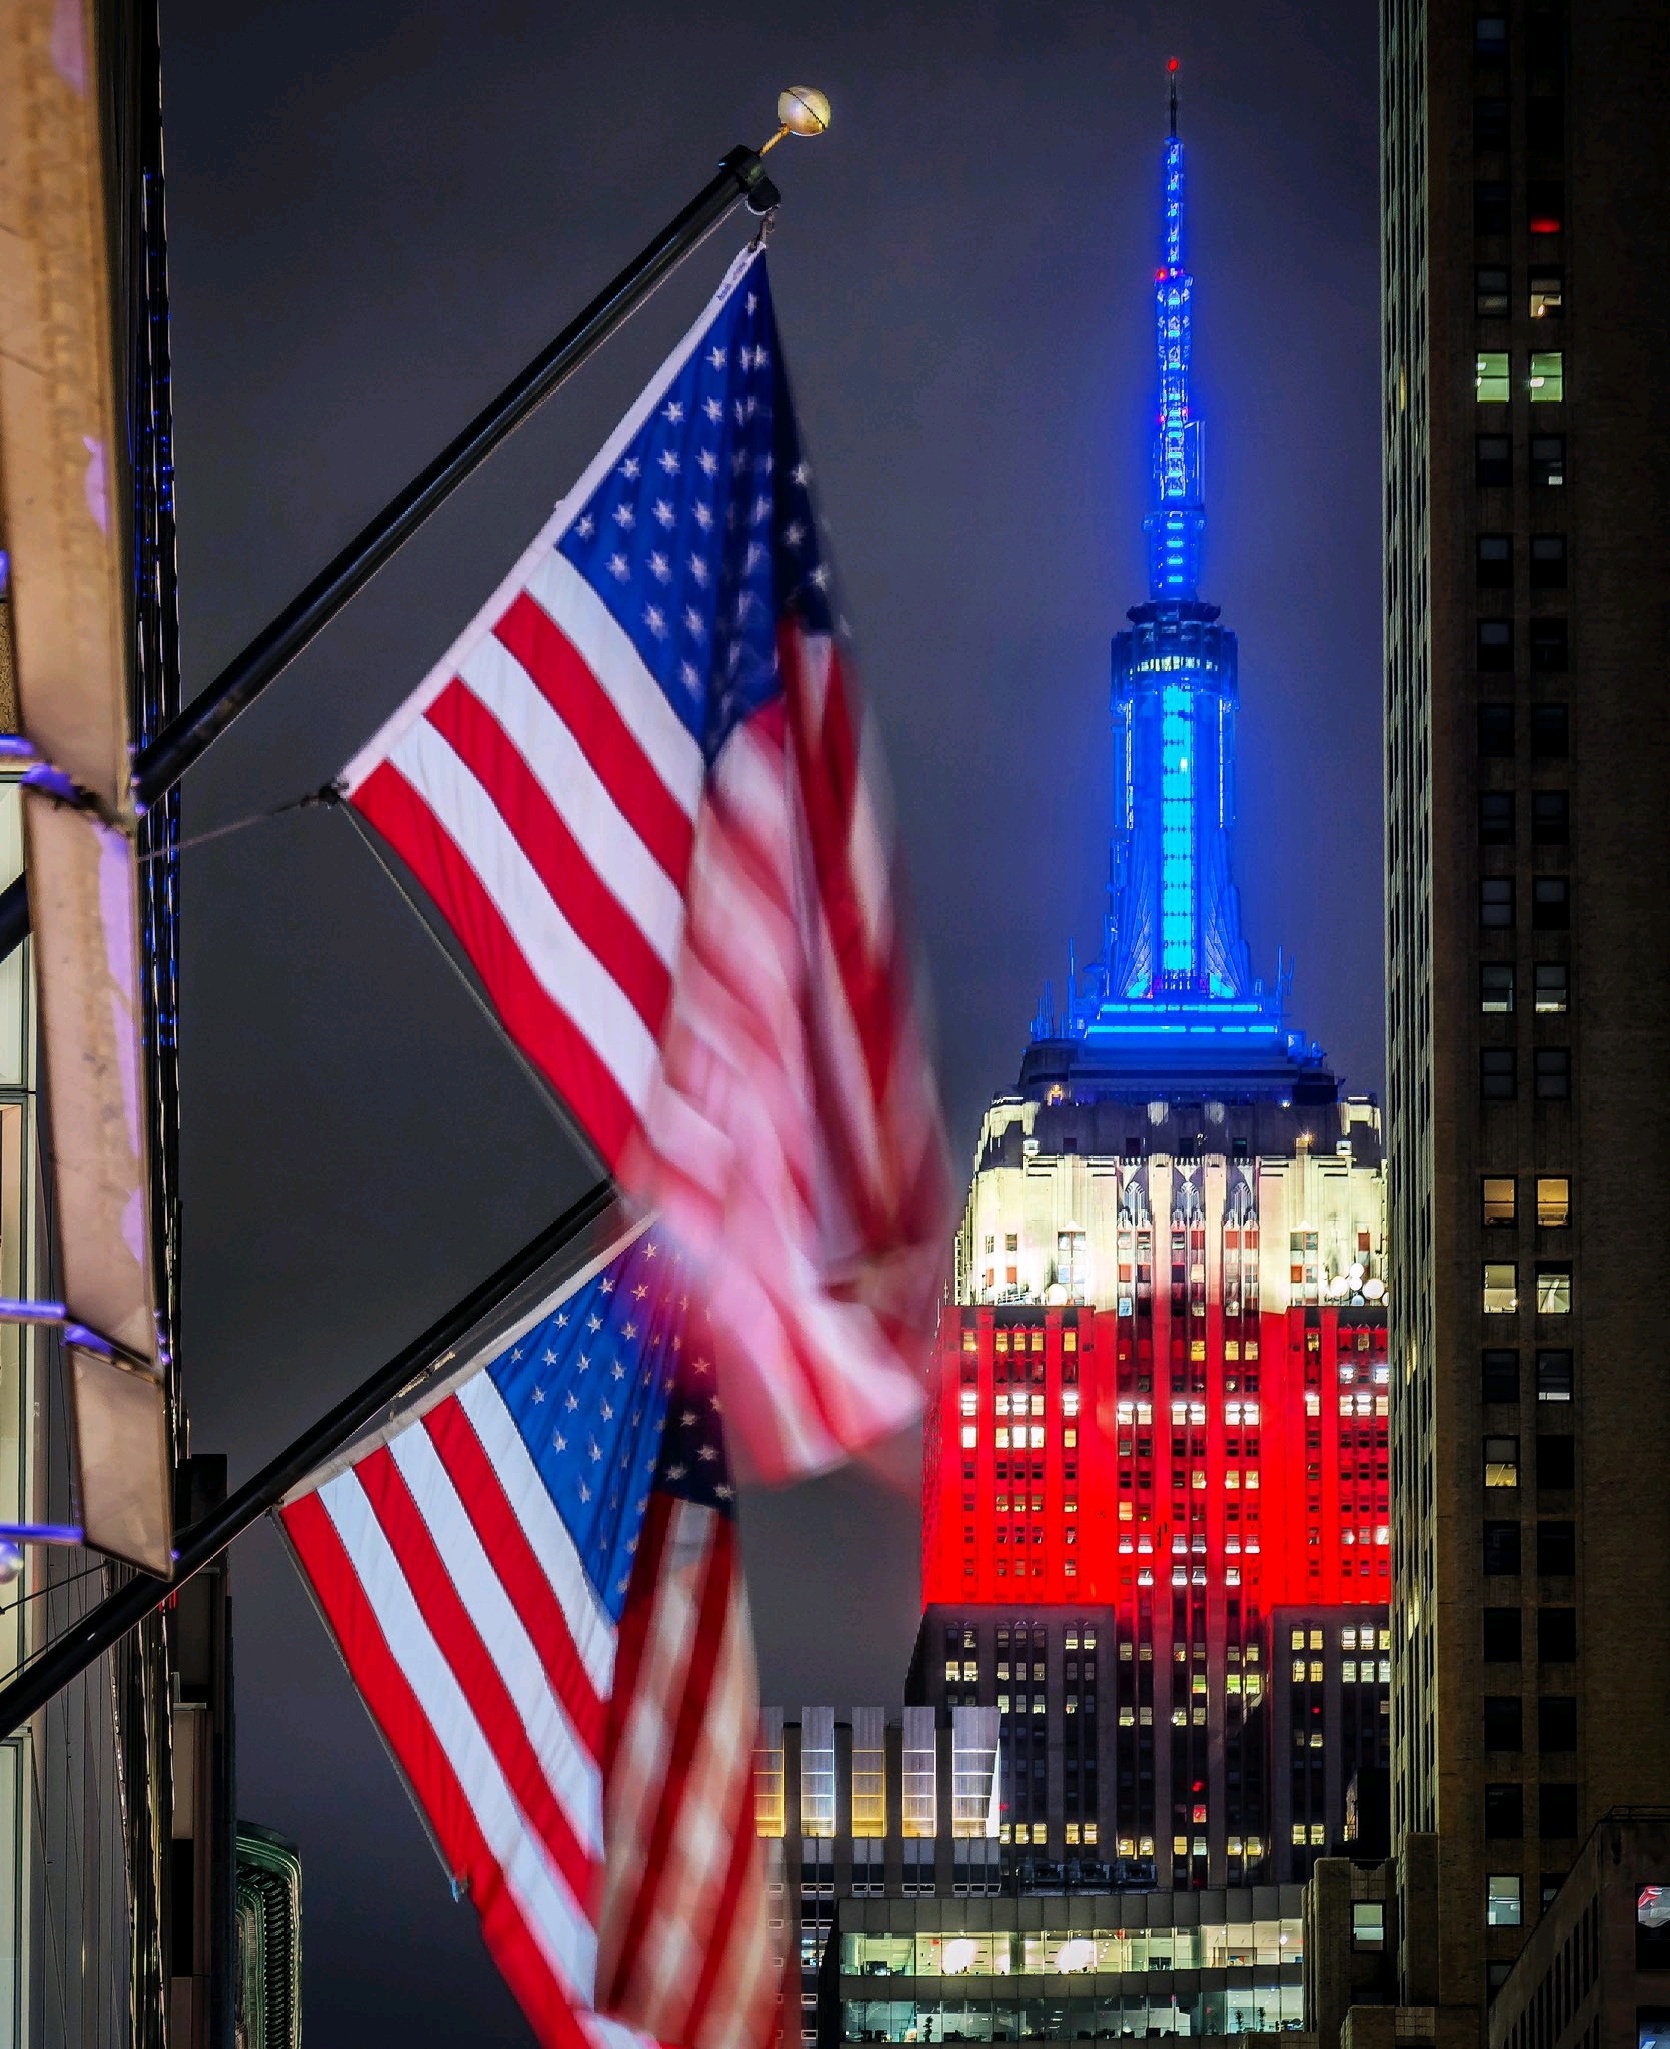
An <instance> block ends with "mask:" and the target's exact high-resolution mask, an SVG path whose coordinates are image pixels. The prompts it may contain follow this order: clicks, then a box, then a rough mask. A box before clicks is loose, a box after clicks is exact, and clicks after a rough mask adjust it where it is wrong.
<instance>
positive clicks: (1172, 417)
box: [1143, 57, 1206, 598]
mask: <svg viewBox="0 0 1670 2049" xmlns="http://www.w3.org/2000/svg"><path fill="white" fill-rule="evenodd" d="M1164 176H1165V232H1164V235H1163V237H1162V240H1161V250H1160V257H1161V261H1160V268H1159V270H1158V272H1157V273H1156V274H1155V279H1154V329H1155V341H1156V344H1157V347H1158V353H1159V365H1160V405H1159V413H1158V417H1157V419H1156V422H1155V427H1154V509H1153V510H1152V511H1151V512H1150V513H1149V515H1148V517H1147V518H1146V519H1145V520H1144V521H1143V530H1144V531H1145V532H1146V534H1147V535H1148V594H1149V596H1150V597H1154V598H1192V597H1193V596H1194V595H1195V593H1196V592H1197V591H1198V590H1199V588H1200V537H1201V534H1202V533H1203V532H1204V531H1205V527H1206V506H1205V499H1204V495H1203V484H1204V480H1203V477H1202V474H1201V471H1202V457H1203V449H1202V446H1201V443H1202V439H1203V435H1202V426H1201V422H1200V421H1199V420H1197V419H1195V418H1194V416H1193V414H1192V413H1191V412H1190V409H1189V348H1190V340H1191V337H1190V332H1189V329H1190V315H1191V312H1192V305H1191V302H1192V300H1193V298H1194V283H1195V281H1194V279H1193V278H1192V277H1190V275H1189V274H1188V272H1187V271H1186V270H1185V269H1184V268H1183V145H1182V143H1181V142H1179V141H1178V139H1177V59H1176V58H1175V57H1173V58H1172V60H1171V133H1170V135H1169V136H1168V137H1167V138H1166V147H1165V158H1164Z"/></svg>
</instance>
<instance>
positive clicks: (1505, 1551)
mask: <svg viewBox="0 0 1670 2049" xmlns="http://www.w3.org/2000/svg"><path fill="white" fill-rule="evenodd" d="M1484 1569H1485V1571H1486V1572H1487V1573H1516V1572H1518V1570H1519V1525H1518V1523H1486V1524H1485V1526H1484Z"/></svg>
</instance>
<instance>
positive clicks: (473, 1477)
mask: <svg viewBox="0 0 1670 2049" xmlns="http://www.w3.org/2000/svg"><path fill="white" fill-rule="evenodd" d="M423 1427H424V1429H425V1430H427V1431H428V1433H429V1441H430V1442H431V1443H432V1444H433V1445H434V1447H435V1452H436V1455H437V1457H438V1458H439V1459H440V1461H441V1464H442V1465H443V1466H444V1467H445V1468H446V1473H447V1477H448V1478H449V1479H450V1480H451V1482H452V1484H453V1486H454V1487H456V1488H457V1490H458V1498H459V1499H460V1500H461V1501H462V1502H463V1504H464V1512H465V1514H466V1515H467V1516H468V1517H469V1519H470V1523H471V1526H472V1527H473V1528H474V1530H475V1533H476V1535H477V1536H478V1537H479V1538H480V1539H481V1547H482V1549H483V1550H484V1551H485V1552H486V1553H487V1557H488V1561H489V1563H490V1564H491V1565H492V1567H493V1570H494V1571H495V1572H496V1573H497V1574H498V1576H499V1584H500V1585H501V1586H502V1587H503V1588H504V1590H505V1593H506V1595H507V1596H508V1598H509V1600H510V1604H511V1606H512V1607H513V1608H514V1609H515V1610H516V1613H517V1615H518V1617H519V1618H520V1620H521V1623H522V1627H523V1628H524V1629H525V1630H526V1631H527V1632H528V1635H529V1637H530V1638H531V1639H532V1642H533V1646H534V1649H535V1650H536V1651H537V1652H538V1653H539V1661H540V1663H541V1665H543V1667H544V1668H545V1676H546V1678H547V1679H549V1680H550V1682H551V1687H552V1690H553V1691H554V1692H555V1694H556V1696H557V1698H558V1699H559V1700H560V1701H561V1702H562V1704H563V1708H564V1711H565V1712H566V1713H567V1715H568V1719H569V1720H570V1722H572V1723H573V1725H574V1732H575V1734H576V1735H577V1736H578V1737H579V1738H580V1740H581V1741H582V1742H583V1743H584V1744H585V1746H586V1748H587V1749H588V1750H589V1751H590V1753H591V1755H592V1757H593V1758H594V1759H596V1760H598V1761H599V1762H600V1761H601V1759H602V1756H603V1728H604V1721H603V1718H604V1705H603V1702H602V1701H601V1700H600V1699H599V1698H598V1694H597V1689H596V1688H595V1687H594V1686H593V1685H592V1683H591V1675H590V1674H589V1673H588V1672H587V1670H586V1668H585V1665H584V1664H583V1663H582V1661H581V1658H580V1653H579V1651H578V1650H577V1649H576V1648H575V1644H574V1638H573V1635H572V1634H571V1633H570V1630H569V1627H568V1617H567V1616H566V1615H564V1613H563V1611H562V1603H561V1602H560V1601H559V1600H558V1599H557V1596H556V1594H555V1592H554V1591H553V1590H552V1586H551V1582H550V1580H549V1579H548V1578H547V1577H546V1574H545V1570H544V1568H543V1567H542V1566H541V1564H540V1562H539V1560H538V1558H537V1557H536V1556H535V1555H534V1548H533V1546H532V1545H531V1544H530V1543H529V1542H528V1536H527V1532H526V1531H525V1530H524V1529H523V1528H522V1525H521V1524H520V1523H519V1522H518V1521H517V1519H516V1511H515V1510H514V1509H513V1508H512V1507H511V1505H510V1502H509V1500H508V1498H507V1497H506V1494H505V1491H504V1487H503V1485H502V1483H501V1482H500V1479H499V1476H498V1474H497V1472H496V1471H495V1470H494V1468H493V1464H492V1461H491V1460H490V1459H489V1458H488V1456H487V1453H486V1450H485V1448H484V1447H483V1445H482V1442H481V1439H480V1438H479V1437H478V1436H477V1435H476V1433H475V1428H474V1426H473V1425H472V1423H471V1422H470V1419H469V1417H468V1416H467V1415H466V1414H465V1412H464V1408H463V1405H462V1404H461V1403H460V1402H457V1401H447V1402H442V1403H441V1404H440V1405H439V1407H437V1408H433V1409H431V1410H430V1411H429V1414H428V1415H427V1416H425V1417H424V1418H423Z"/></svg>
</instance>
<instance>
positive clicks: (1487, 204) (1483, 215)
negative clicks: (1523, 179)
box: [1473, 178, 1512, 398]
mask: <svg viewBox="0 0 1670 2049" xmlns="http://www.w3.org/2000/svg"><path fill="white" fill-rule="evenodd" d="M1511 218H1512V215H1511V211H1510V209H1509V205H1508V188H1507V186H1506V185H1504V184H1503V183H1502V181H1501V180H1500V179H1499V178H1480V179H1479V180H1477V182H1476V183H1475V184H1474V186H1473V232H1474V234H1475V235H1505V234H1507V233H1508V223H1509V221H1510V219H1511ZM1480 360H1481V361H1482V360H1483V358H1481V359H1480ZM1501 360H1502V362H1503V363H1506V362H1507V356H1506V355H1505V354H1504V355H1503V356H1502V358H1501ZM1502 396H1503V397H1504V398H1506V397H1507V393H1506V391H1504V392H1503V393H1502Z"/></svg>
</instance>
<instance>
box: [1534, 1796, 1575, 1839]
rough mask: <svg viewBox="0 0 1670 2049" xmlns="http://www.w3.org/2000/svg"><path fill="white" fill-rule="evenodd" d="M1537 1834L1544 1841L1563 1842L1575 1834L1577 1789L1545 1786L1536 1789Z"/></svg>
mask: <svg viewBox="0 0 1670 2049" xmlns="http://www.w3.org/2000/svg"><path fill="white" fill-rule="evenodd" d="M1538 1794H1539V1798H1538V1801H1537V1833H1538V1835H1540V1836H1542V1837H1543V1838H1544V1839H1545V1840H1546V1839H1548V1838H1550V1837H1552V1838H1553V1839H1554V1840H1556V1841H1563V1840H1564V1839H1565V1838H1566V1837H1568V1836H1575V1835H1576V1834H1577V1788H1576V1787H1575V1786H1553V1785H1545V1786H1541V1787H1539V1788H1538Z"/></svg>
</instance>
